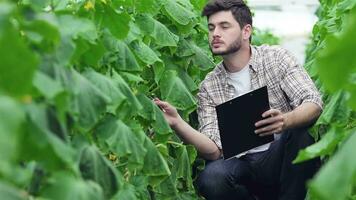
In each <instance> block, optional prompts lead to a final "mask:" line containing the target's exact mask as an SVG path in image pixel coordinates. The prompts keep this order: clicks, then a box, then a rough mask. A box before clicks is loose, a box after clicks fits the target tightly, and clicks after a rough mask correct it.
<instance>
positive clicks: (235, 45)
mask: <svg viewBox="0 0 356 200" xmlns="http://www.w3.org/2000/svg"><path fill="white" fill-rule="evenodd" d="M209 47H210V51H211V52H212V53H213V55H215V56H224V55H228V54H231V53H235V52H237V51H238V50H240V49H241V39H240V37H239V38H237V39H236V40H235V41H234V42H233V43H232V44H230V45H229V46H228V47H227V49H226V50H225V51H218V52H214V51H213V49H212V48H211V45H210V46H209Z"/></svg>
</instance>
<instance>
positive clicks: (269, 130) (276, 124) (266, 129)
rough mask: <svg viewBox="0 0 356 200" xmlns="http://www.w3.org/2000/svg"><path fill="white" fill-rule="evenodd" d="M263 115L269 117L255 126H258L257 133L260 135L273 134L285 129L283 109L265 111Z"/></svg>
mask: <svg viewBox="0 0 356 200" xmlns="http://www.w3.org/2000/svg"><path fill="white" fill-rule="evenodd" d="M268 116H269V117H268ZM262 117H267V118H265V119H263V120H260V121H258V122H256V123H255V126H256V127H258V129H257V130H255V133H256V134H259V136H266V135H272V134H274V133H278V132H281V131H282V130H283V128H284V121H285V118H284V115H283V113H282V112H281V111H279V110H277V109H270V110H268V111H266V112H264V113H263V114H262Z"/></svg>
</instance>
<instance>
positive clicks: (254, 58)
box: [217, 45, 259, 77]
mask: <svg viewBox="0 0 356 200" xmlns="http://www.w3.org/2000/svg"><path fill="white" fill-rule="evenodd" d="M250 51H251V57H250V60H249V61H248V65H249V67H250V68H251V69H252V70H253V71H254V72H256V71H257V69H258V66H259V57H258V55H257V54H258V52H257V49H256V47H255V46H253V45H250ZM217 68H218V73H221V75H223V76H224V77H226V76H227V75H228V74H227V71H226V68H225V66H224V63H223V61H221V62H220V63H219V64H218V65H217Z"/></svg>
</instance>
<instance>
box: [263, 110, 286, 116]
mask: <svg viewBox="0 0 356 200" xmlns="http://www.w3.org/2000/svg"><path fill="white" fill-rule="evenodd" d="M280 114H282V112H281V111H280V110H277V109H270V110H267V111H266V112H264V113H263V114H262V117H268V116H276V115H280Z"/></svg>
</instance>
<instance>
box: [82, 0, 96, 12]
mask: <svg viewBox="0 0 356 200" xmlns="http://www.w3.org/2000/svg"><path fill="white" fill-rule="evenodd" d="M84 8H85V10H87V11H89V10H93V9H94V4H93V2H92V1H87V2H86V3H85V5H84Z"/></svg>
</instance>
